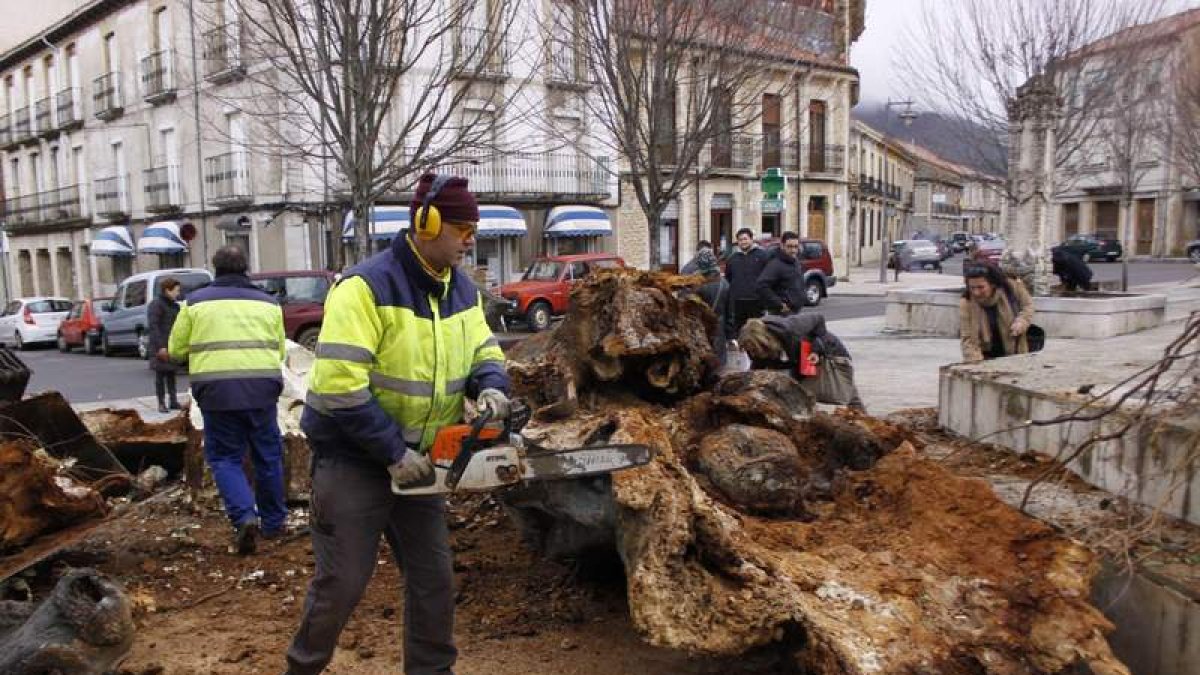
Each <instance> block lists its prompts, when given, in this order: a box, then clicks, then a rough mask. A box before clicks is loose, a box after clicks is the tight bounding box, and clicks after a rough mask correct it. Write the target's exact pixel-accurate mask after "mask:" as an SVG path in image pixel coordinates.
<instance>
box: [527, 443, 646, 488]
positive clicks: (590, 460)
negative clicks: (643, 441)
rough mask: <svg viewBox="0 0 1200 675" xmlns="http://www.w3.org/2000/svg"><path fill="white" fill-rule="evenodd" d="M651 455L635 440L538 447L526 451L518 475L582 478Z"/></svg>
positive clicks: (629, 465) (643, 461)
mask: <svg viewBox="0 0 1200 675" xmlns="http://www.w3.org/2000/svg"><path fill="white" fill-rule="evenodd" d="M650 459H651V452H650V448H649V447H647V446H645V445H634V444H619V445H595V446H589V447H585V448H569V449H566V450H557V451H554V450H550V451H539V452H536V453H529V454H527V455H525V461H524V471H523V472H522V476H521V477H522V479H523V480H528V481H533V480H563V479H569V478H585V477H587V476H595V475H598V474H604V473H612V472H613V471H620V470H621V469H632V468H634V467H639V466H644V465H646V464H649V463H650Z"/></svg>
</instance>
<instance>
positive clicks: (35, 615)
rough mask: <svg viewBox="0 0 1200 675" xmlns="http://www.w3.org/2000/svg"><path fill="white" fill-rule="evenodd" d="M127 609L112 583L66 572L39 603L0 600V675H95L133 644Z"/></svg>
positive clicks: (92, 574)
mask: <svg viewBox="0 0 1200 675" xmlns="http://www.w3.org/2000/svg"><path fill="white" fill-rule="evenodd" d="M133 638H134V626H133V614H132V608H131V606H130V603H129V599H128V597H126V595H125V592H124V591H123V590H122V589H121V587H120V586H118V585H117V584H116V583H115V582H113V581H111V580H109V579H107V578H105V577H103V576H101V575H100V574H99V573H97V572H95V571H94V570H89V569H77V570H72V571H71V572H70V573H68V574H67V575H66V576H64V577H63V578H62V579H61V580H60V581H59V582H58V585H57V586H55V588H54V591H53V592H52V593H51V594H50V597H49V598H47V599H46V601H45V602H43V603H42V604H41V605H37V606H35V605H34V604H33V603H23V602H11V601H0V673H6V674H7V675H44V674H46V673H64V674H67V673H69V674H70V675H100V674H101V673H109V672H112V671H113V670H114V669H115V668H116V666H117V665H118V664H119V663H120V661H121V659H122V658H124V657H125V655H126V654H128V653H129V649H130V648H131V647H132V646H133Z"/></svg>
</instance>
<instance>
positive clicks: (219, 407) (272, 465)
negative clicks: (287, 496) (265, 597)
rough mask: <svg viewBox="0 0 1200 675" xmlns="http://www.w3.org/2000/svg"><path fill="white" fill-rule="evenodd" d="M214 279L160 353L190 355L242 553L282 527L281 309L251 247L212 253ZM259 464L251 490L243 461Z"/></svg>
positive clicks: (212, 462)
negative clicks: (250, 268)
mask: <svg viewBox="0 0 1200 675" xmlns="http://www.w3.org/2000/svg"><path fill="white" fill-rule="evenodd" d="M213 269H214V271H215V273H216V278H215V279H214V280H213V282H212V284H210V285H208V286H206V287H204V288H201V289H198V290H195V291H192V292H191V293H190V294H188V296H187V297H186V298H185V302H184V304H183V306H182V307H181V308H180V310H179V316H178V317H177V318H176V319H175V325H174V326H173V327H172V329H171V337H170V338H169V340H168V343H167V349H166V353H162V352H160V353H159V354H158V357H159V358H163V359H166V358H170V359H172V360H175V361H180V362H182V361H187V362H188V378H189V380H190V381H191V385H192V400H193V401H195V403H196V404H197V405H199V406H200V413H201V414H202V415H203V417H204V457H205V459H206V460H207V461H208V465H209V468H210V469H211V470H212V474H213V480H214V481H215V482H216V484H217V490H218V491H219V492H220V493H221V499H222V500H223V501H224V502H225V512H226V514H227V515H228V516H229V520H230V522H232V523H233V527H234V544H235V546H236V548H237V551H238V553H240V554H242V555H248V554H250V553H253V552H254V550H255V547H256V545H257V540H258V537H259V535H260V533H261V535H262V536H264V537H267V538H272V537H276V536H278V535H280V534H282V533H283V531H284V524H285V521H286V520H287V507H286V505H285V504H284V492H283V438H282V436H281V435H280V433H279V423H278V418H277V416H276V415H277V413H276V409H275V403H276V401H277V400H278V399H279V393H280V392H281V391H282V390H283V373H282V370H281V366H282V363H283V358H284V355H285V353H286V352H285V350H286V337H285V334H284V329H283V311H282V310H281V309H280V308H279V304H278V303H276V302H275V298H273V297H271V296H270V295H267V294H266V293H264V292H263V291H262V290H260V289H259V288H258V287H256V286H255V285H254V284H252V283H250V278H249V277H247V276H246V269H247V263H246V254H245V253H244V252H242V250H241V249H240V248H238V247H237V246H223V247H221V249H220V250H218V251H217V253H216V255H214V256H213ZM247 448H249V450H250V453H251V454H250V458H251V460H252V463H253V464H254V488H253V489H251V487H250V483H249V481H247V480H246V474H245V472H244V471H243V469H242V461H243V459H244V458H245V455H246V450H247Z"/></svg>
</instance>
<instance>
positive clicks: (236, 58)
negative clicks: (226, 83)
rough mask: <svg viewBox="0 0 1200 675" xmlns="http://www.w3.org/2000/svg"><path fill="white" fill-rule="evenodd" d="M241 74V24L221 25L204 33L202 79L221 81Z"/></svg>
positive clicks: (242, 67) (242, 70)
mask: <svg viewBox="0 0 1200 675" xmlns="http://www.w3.org/2000/svg"><path fill="white" fill-rule="evenodd" d="M243 72H245V69H244V64H243V63H242V41H241V24H240V23H237V22H235V23H227V24H222V25H220V26H217V27H216V28H213V29H212V30H209V31H207V32H205V33H204V77H206V78H208V79H210V80H222V79H227V78H231V77H236V76H238V75H240V74H241V73H243Z"/></svg>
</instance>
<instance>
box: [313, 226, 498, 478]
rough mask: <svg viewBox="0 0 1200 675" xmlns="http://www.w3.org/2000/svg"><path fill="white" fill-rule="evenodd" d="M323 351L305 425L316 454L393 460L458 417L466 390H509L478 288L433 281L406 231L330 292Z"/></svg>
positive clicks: (449, 279) (452, 276) (453, 279)
mask: <svg viewBox="0 0 1200 675" xmlns="http://www.w3.org/2000/svg"><path fill="white" fill-rule="evenodd" d="M316 356H317V359H316V363H315V364H314V365H313V368H312V370H311V371H310V373H309V382H308V387H309V388H308V398H307V400H306V405H305V410H304V415H303V417H302V419H301V426H302V428H303V429H304V432H305V434H307V436H308V442H309V445H310V447H311V448H312V450H313V452H314V453H315V454H317V455H327V454H334V455H342V456H349V457H353V458H356V459H366V460H370V461H374V462H376V463H379V464H385V465H386V464H391V463H393V462H395V461H397V460H399V458H400V457H401V455H403V454H404V452H405V451H406V449H415V450H418V451H426V450H428V448H429V447H430V446H431V445H432V444H433V439H434V437H435V436H436V435H437V431H438V429H440V428H442V427H443V426H446V425H448V424H454V423H457V422H459V421H460V420H461V419H462V414H463V400H464V397H465V396H470V397H472V398H474V397H475V396H478V394H479V392H480V391H482V390H483V389H488V388H494V389H499V390H501V391H507V390H508V375H507V374H506V373H505V371H504V353H503V352H502V351H501V350H500V346H499V343H498V342H497V341H496V337H495V336H494V335H492V331H491V329H490V328H489V327H488V325H487V321H486V319H485V318H484V313H483V304H482V299H481V298H480V295H479V291H478V289H476V288H475V285H474V284H473V283H472V282H471V280H470V279H468V278H467V277H466V275H464V274H462V273H461V272H460V271H458V270H457V269H454V270H451V271H450V272H448V273H447V274H446V276H445V277H444V278H442V279H435V278H434V277H433V276H432V275H431V274H430V273H429V272H427V271H426V270H425V269H424V267H423V266H422V265H421V263H420V261H419V260H418V259H417V256H416V253H415V251H414V250H413V249H412V245H411V242H409V241H408V239H407V237H404V236H401V237H398V238H397V239H396V240H395V241H394V242H393V244H392V247H391V249H389V250H387V251H383V252H382V253H379V254H378V255H376V256H374V257H372V258H370V259H369V260H367V261H365V262H364V263H362V264H361V265H358V266H357V267H354V268H353V269H351V270H350V271H349V272H347V274H346V276H345V277H344V278H343V279H342V280H341V281H340V282H338V284H337V285H336V286H335V287H334V288H333V289H332V290H331V291H330V292H329V296H328V297H327V298H326V299H325V319H324V322H323V324H322V327H321V337H320V339H319V341H318V344H317V353H316Z"/></svg>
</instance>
